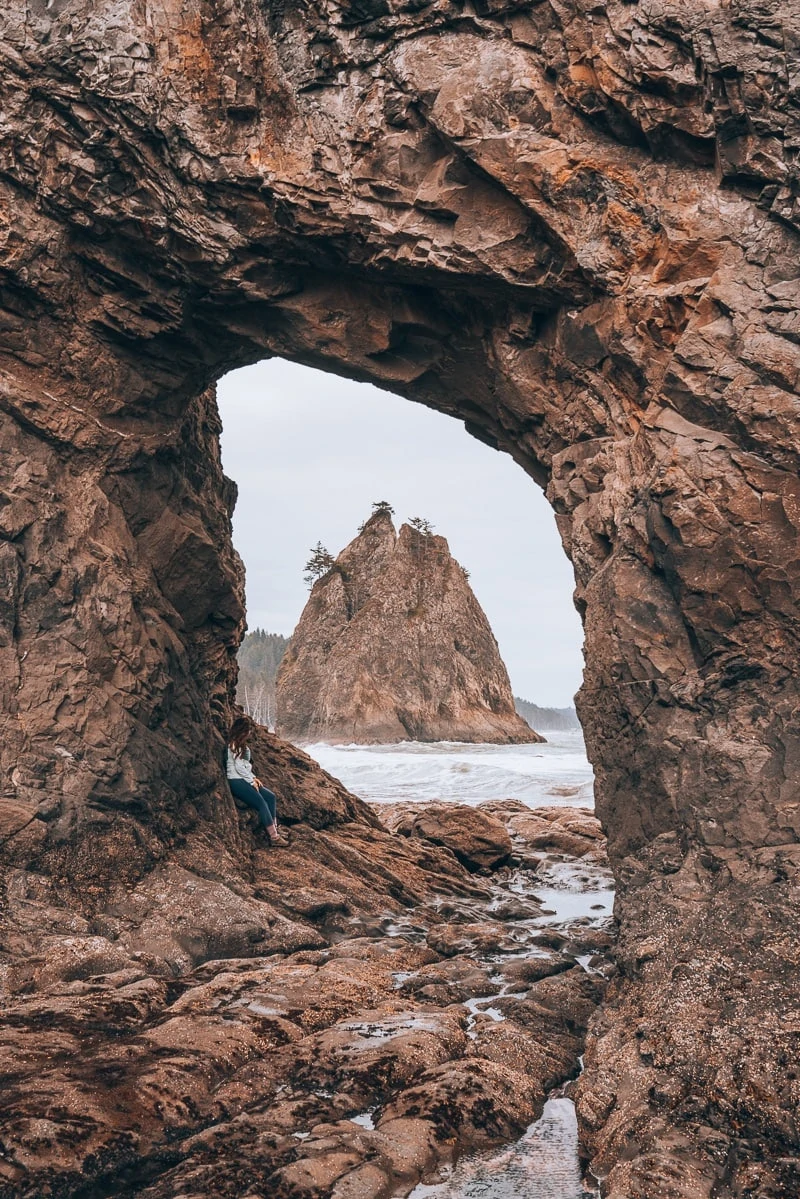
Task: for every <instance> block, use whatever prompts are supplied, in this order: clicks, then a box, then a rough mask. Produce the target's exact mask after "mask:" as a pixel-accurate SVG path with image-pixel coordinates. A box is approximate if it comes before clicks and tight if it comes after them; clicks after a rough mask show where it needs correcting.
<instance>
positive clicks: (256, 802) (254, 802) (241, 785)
mask: <svg viewBox="0 0 800 1199" xmlns="http://www.w3.org/2000/svg"><path fill="white" fill-rule="evenodd" d="M228 783H229V785H230V789H231V792H232V794H233V797H234V799H238V800H241V802H242V803H246V804H247V806H248V807H249V808H255V810H256V811H257V812H258V815H259V819H260V820H261V824H262V825H263V827H264V828H269V827H270V825H272V824H274V823H275V813H276V811H277V806H278V801H277V799H276V798H275V796H274V794H273V793H272V791H268V790H267V788H266V787H259V788H258V789H256V788H255V787H253V786H251V785H250V783H246V782H245V781H244V779H228Z"/></svg>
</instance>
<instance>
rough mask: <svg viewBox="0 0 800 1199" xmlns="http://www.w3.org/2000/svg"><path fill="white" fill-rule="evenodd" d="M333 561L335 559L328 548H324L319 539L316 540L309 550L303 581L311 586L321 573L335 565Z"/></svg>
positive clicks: (326, 571)
mask: <svg viewBox="0 0 800 1199" xmlns="http://www.w3.org/2000/svg"><path fill="white" fill-rule="evenodd" d="M335 563H336V559H335V558H334V556H333V554H331V553H329V552H328V550H326V549H325V546H324V545H323V544H322V542H321V541H318V542H317V544H316V545H315V546H314V548H313V550H312V551H311V557H310V558H309V559H308V562H306V567H305V574H304V575H303V581H304V582H305V583H308V585H309V587H313V586H314V584H315V583H316V581H317V579H319V578H321V577H322V575H324V574H327V573H328V571H329V570H330V569H331V567H332V566H334V565H335Z"/></svg>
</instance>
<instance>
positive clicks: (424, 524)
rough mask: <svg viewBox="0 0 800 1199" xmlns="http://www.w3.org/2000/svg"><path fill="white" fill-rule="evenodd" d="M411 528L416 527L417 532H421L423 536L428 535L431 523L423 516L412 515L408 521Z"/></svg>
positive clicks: (431, 530)
mask: <svg viewBox="0 0 800 1199" xmlns="http://www.w3.org/2000/svg"><path fill="white" fill-rule="evenodd" d="M408 523H409V524H410V525H411V528H412V529H416V530H417V532H418V533H422V535H423V536H424V537H430V536H431V534H432V533H433V525H432V524H431V522H430V521H429V520H426V519H425V517H424V516H412V517H411V520H410V521H409V522H408Z"/></svg>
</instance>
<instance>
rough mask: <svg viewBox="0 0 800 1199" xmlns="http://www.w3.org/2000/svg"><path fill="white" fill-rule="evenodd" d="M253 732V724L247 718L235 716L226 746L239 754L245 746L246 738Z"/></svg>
mask: <svg viewBox="0 0 800 1199" xmlns="http://www.w3.org/2000/svg"><path fill="white" fill-rule="evenodd" d="M252 731H253V722H252V720H251V719H250V717H249V716H237V717H236V719H235V720H234V722H233V724H232V725H231V727H230V732H229V733H228V745H229V746H230V747H231V749H233V750H235V751H236V753H237V754H241V753H242V751H243V750H244V749H245V748H246V746H247V738H248V737H249V736H250V734H251V733H252Z"/></svg>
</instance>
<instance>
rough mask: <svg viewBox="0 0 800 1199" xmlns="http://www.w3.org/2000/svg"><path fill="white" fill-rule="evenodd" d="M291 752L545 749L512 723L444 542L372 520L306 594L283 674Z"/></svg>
mask: <svg viewBox="0 0 800 1199" xmlns="http://www.w3.org/2000/svg"><path fill="white" fill-rule="evenodd" d="M277 705H278V727H279V731H280V733H281V735H282V736H285V737H288V738H289V739H290V740H295V741H328V742H334V743H336V742H338V743H348V742H358V743H360V744H382V743H390V742H395V741H468V742H493V743H496V744H510V743H521V742H529V741H542V740H544V738H542V737H540V736H539V734H538V733H536V732H534V731H533V729H531V728H530V727H529V725H528V724H527V723H526V722H525V721H524V720H523V719H522V717H520V716H519V715H518V714H517V712H516V711H515V708H514V699H513V696H512V692H511V684H510V682H509V678H508V672H507V671H506V668H505V666H504V664H503V661H502V659H501V657H500V651H499V649H498V646H497V642H496V641H495V638H494V635H493V633H492V630H491V628H490V626H489V622H488V620H487V619H486V616H485V615H484V613H483V610H482V608H481V606H480V604H479V603H478V601H477V599H476V598H475V596H474V594H473V592H472V588H471V587H470V585H469V581H468V576H467V573H466V571H465V570H464V569H463V568H462V567H461V566H460V565H459V564H458V562H456V560H455V559H454V558H453V557H452V556H451V554H450V549H449V547H448V544H447V541H446V540H445V539H444V537H438V536H436V535H435V534H433V533H427V532H425V531H424V530H423V529H418V528H415V527H413V526H412V525H409V524H404V525H403V526H402V527H401V529H400V532H399V534H398V533H397V532H396V530H395V527H394V523H393V521H392V517H391V513H390V511H389V510H388V509H379V510H378V511H376V512H375V513H374V514H373V515H372V516H371V517H370V519H369V520H368V521H367V522H366V523H365V524H364V525H363V527H362V529H361V531H360V533H359V535H358V536H357V537H356V538H355V540H354V541H351V542H350V544H349V545H348V546H347V547H346V548H345V549H344V550H342V552H341V554H339V557H338V558H337V559H336V561H335V562H334V564H333V565H332V566H331V568H330V569H329V570H328V571H327V572H326V573H325V574H324V575H323V576H322V577H321V578H319V579H318V580H317V581H316V582H315V583H314V586H313V587H312V590H311V595H310V597H309V600H308V603H307V604H306V606H305V609H304V610H303V614H302V616H301V617H300V622H299V624H298V626H297V628H296V629H295V631H294V634H293V636H292V639H291V642H290V644H289V648H288V650H287V652H286V655H285V657H284V659H283V662H282V663H281V667H280V671H279V672H278V681H277Z"/></svg>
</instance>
